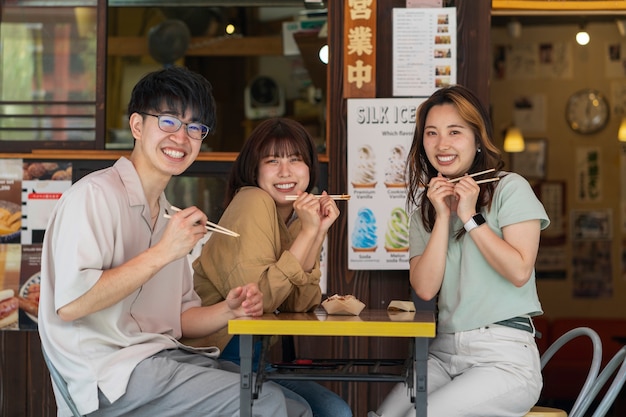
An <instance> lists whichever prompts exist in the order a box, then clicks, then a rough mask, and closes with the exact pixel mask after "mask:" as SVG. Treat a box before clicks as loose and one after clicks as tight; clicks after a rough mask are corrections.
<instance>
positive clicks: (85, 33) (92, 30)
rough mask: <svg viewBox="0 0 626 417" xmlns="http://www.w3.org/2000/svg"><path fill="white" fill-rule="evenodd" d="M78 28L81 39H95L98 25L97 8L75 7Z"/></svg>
mask: <svg viewBox="0 0 626 417" xmlns="http://www.w3.org/2000/svg"><path fill="white" fill-rule="evenodd" d="M74 16H76V27H77V31H78V36H79V37H81V38H88V37H95V36H96V26H97V23H98V19H97V11H96V8H95V7H75V8H74Z"/></svg>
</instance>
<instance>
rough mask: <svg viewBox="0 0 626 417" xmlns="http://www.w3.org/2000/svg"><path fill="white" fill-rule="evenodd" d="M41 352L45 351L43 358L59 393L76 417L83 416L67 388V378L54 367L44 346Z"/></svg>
mask: <svg viewBox="0 0 626 417" xmlns="http://www.w3.org/2000/svg"><path fill="white" fill-rule="evenodd" d="M41 352H42V353H43V360H44V361H45V362H46V366H47V367H48V371H49V372H50V377H51V378H52V381H53V382H54V385H55V386H56V387H57V389H58V391H59V393H60V394H61V396H62V397H63V400H65V403H66V404H67V406H68V407H69V408H70V410H71V411H72V414H73V415H74V417H83V415H82V414H81V413H80V412H79V411H78V408H77V407H76V404H75V403H74V400H72V397H71V396H70V392H69V391H68V389H67V384H66V383H65V380H64V379H63V377H62V376H61V374H60V373H59V371H57V369H56V368H55V367H54V365H53V364H52V362H50V358H48V355H47V354H46V351H45V350H44V348H43V346H42V347H41Z"/></svg>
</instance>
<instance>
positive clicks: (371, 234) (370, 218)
mask: <svg viewBox="0 0 626 417" xmlns="http://www.w3.org/2000/svg"><path fill="white" fill-rule="evenodd" d="M376 240H377V236H376V217H375V216H374V213H373V212H372V210H370V209H369V208H362V209H360V210H359V211H358V213H357V219H356V223H355V226H354V230H353V231H352V250H353V251H355V252H375V251H376V248H377V247H378V245H377V243H376Z"/></svg>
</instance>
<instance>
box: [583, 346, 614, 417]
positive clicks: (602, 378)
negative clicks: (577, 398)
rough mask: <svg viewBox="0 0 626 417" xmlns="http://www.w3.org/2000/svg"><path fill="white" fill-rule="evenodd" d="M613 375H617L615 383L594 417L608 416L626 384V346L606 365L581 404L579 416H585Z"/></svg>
mask: <svg viewBox="0 0 626 417" xmlns="http://www.w3.org/2000/svg"><path fill="white" fill-rule="evenodd" d="M620 365H621V366H620ZM618 366H619V370H618V371H617V374H615V371H616V370H617V367H618ZM613 374H615V377H614V378H613V381H612V382H611V385H610V386H609V388H608V390H607V392H606V393H605V394H604V397H603V398H602V400H601V401H600V403H599V404H598V406H597V407H596V409H595V411H594V412H593V415H592V417H604V416H605V415H606V414H607V412H608V411H609V408H611V405H613V402H614V401H615V398H616V397H617V394H619V392H620V391H621V389H622V387H623V386H624V382H626V346H624V347H622V348H621V349H620V350H619V351H618V352H617V353H616V354H615V355H614V356H613V357H612V358H611V360H610V361H609V363H607V364H606V366H605V367H604V369H603V370H602V372H600V375H599V376H598V378H596V381H595V383H594V384H593V387H592V389H591V391H590V392H589V393H588V394H587V396H586V397H585V398H584V399H583V401H582V402H581V404H580V407H579V412H578V414H577V415H580V416H583V415H585V413H586V412H587V409H588V408H589V406H591V403H592V402H593V400H594V399H595V398H596V396H597V395H598V393H599V392H600V390H601V389H602V388H603V387H604V385H605V384H606V383H607V381H608V380H609V378H610V377H611V376H612V375H613Z"/></svg>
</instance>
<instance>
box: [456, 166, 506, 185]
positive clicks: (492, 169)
mask: <svg viewBox="0 0 626 417" xmlns="http://www.w3.org/2000/svg"><path fill="white" fill-rule="evenodd" d="M495 170H496V169H495V168H490V169H486V170H484V171H480V172H475V173H473V174H469V175H461V176H460V177H456V178H452V179H451V180H448V182H457V181H460V180H461V179H463V178H465V177H476V176H478V175H482V174H487V173H488V172H493V171H495ZM491 181H497V180H491ZM483 182H486V181H484V180H483ZM476 183H477V184H480V182H478V181H476Z"/></svg>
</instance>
